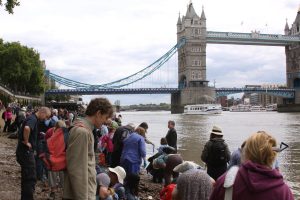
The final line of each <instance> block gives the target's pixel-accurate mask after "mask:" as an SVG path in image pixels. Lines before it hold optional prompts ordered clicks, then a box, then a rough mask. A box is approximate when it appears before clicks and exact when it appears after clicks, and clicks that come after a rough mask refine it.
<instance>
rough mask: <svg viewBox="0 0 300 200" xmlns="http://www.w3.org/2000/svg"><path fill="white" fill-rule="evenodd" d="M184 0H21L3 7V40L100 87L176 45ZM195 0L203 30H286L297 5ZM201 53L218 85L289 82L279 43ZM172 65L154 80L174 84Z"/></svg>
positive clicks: (291, 1)
mask: <svg viewBox="0 0 300 200" xmlns="http://www.w3.org/2000/svg"><path fill="white" fill-rule="evenodd" d="M189 2H190V0H110V1H104V0H85V1H82V0H81V1H79V0H72V1H71V0H64V1H61V0H30V1H25V0H20V3H21V5H20V6H19V7H17V8H16V9H15V10H14V12H15V13H14V14H13V15H10V14H8V13H7V12H5V11H4V8H3V7H1V8H0V38H3V39H4V41H19V42H20V43H21V44H23V45H27V46H29V47H32V48H34V49H36V50H37V51H38V52H39V53H40V55H41V59H43V60H45V61H46V66H47V68H48V69H49V70H50V71H51V72H52V73H55V74H58V75H61V76H63V77H67V78H70V79H73V80H76V81H80V82H84V83H90V84H101V83H106V82H111V81H114V80H118V79H121V78H123V77H126V76H128V75H130V74H133V73H135V72H137V71H139V70H141V69H143V68H144V67H146V66H148V65H149V64H150V63H152V62H153V61H155V60H156V59H158V58H159V57H160V56H162V55H163V54H164V53H165V52H167V51H168V50H169V49H170V48H171V47H172V46H174V45H175V44H176V38H177V36H176V23H177V19H178V14H179V12H180V13H181V14H185V13H186V9H187V5H188V3H189ZM192 2H193V5H194V8H195V10H196V12H197V13H198V15H200V14H201V10H202V7H203V8H204V11H205V15H206V18H207V21H206V24H207V30H208V31H231V32H251V31H253V30H257V31H260V32H261V33H274V34H283V33H284V32H283V30H284V27H285V23H286V19H287V20H288V24H289V25H291V24H292V23H293V21H294V19H295V17H296V14H297V11H298V8H299V2H298V1H296V0H276V1H274V0H264V1H261V0H251V1H241V0H226V1H219V0H201V1H200V0H198V1H195V0H194V1H192ZM206 54H207V79H208V80H209V81H210V83H211V84H212V83H213V82H214V81H215V85H216V87H242V86H244V85H245V84H263V83H280V84H284V83H285V82H286V76H285V52H284V47H262V46H238V45H220V44H208V45H207V52H206ZM176 63H177V61H176V56H175V57H174V58H173V59H172V60H171V61H170V62H169V63H167V64H166V66H167V67H165V68H164V70H162V72H160V73H161V74H159V75H156V78H157V79H158V80H155V81H154V82H155V84H157V85H160V86H161V87H166V86H168V87H169V86H174V85H176V83H177V64H176ZM167 69H168V70H167ZM166 70H167V71H166ZM163 72H167V73H168V75H166V73H163ZM153 76H155V75H153ZM166 79H167V81H166ZM147 83H148V82H147V81H144V83H143V84H147ZM152 83H153V81H152ZM141 84H142V83H141ZM146 86H147V85H146ZM133 87H134V86H133ZM93 97H94V96H86V97H85V98H84V99H85V100H86V101H88V100H89V99H90V98H93ZM108 98H109V99H110V100H111V101H112V102H114V101H115V100H116V99H119V100H120V101H121V104H123V105H128V104H138V103H160V102H167V103H168V102H170V95H130V96H128V95H127V96H124V95H116V96H108Z"/></svg>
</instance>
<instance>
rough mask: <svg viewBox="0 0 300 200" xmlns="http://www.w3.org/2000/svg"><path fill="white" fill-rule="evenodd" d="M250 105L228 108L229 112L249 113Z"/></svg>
mask: <svg viewBox="0 0 300 200" xmlns="http://www.w3.org/2000/svg"><path fill="white" fill-rule="evenodd" d="M250 109H251V105H250V104H238V105H236V106H231V107H230V108H229V111H230V112H250V111H251V110H250Z"/></svg>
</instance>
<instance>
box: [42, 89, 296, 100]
mask: <svg viewBox="0 0 300 200" xmlns="http://www.w3.org/2000/svg"><path fill="white" fill-rule="evenodd" d="M178 91H180V89H179V88H125V89H110V88H107V89H101V88H82V89H55V90H48V91H46V93H45V95H50V94H69V95H101V94H107V95H114V94H171V93H176V92H178ZM243 92H244V93H265V94H269V95H272V96H279V97H284V98H290V99H292V98H294V97H295V90H294V89H271V88H216V96H217V97H221V96H227V95H231V94H236V93H243Z"/></svg>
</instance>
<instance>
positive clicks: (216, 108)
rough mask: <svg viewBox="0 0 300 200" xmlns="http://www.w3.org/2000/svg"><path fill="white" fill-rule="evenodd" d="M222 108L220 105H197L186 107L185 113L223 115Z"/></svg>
mask: <svg viewBox="0 0 300 200" xmlns="http://www.w3.org/2000/svg"><path fill="white" fill-rule="evenodd" d="M221 113H222V106H221V105H220V104H195V105H187V106H184V113H183V114H186V115H209V114H221Z"/></svg>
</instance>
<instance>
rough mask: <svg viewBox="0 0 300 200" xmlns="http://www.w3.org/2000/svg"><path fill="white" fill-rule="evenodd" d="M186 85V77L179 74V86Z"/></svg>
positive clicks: (183, 86)
mask: <svg viewBox="0 0 300 200" xmlns="http://www.w3.org/2000/svg"><path fill="white" fill-rule="evenodd" d="M186 87H187V78H186V76H185V75H182V76H180V80H179V88H186Z"/></svg>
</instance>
